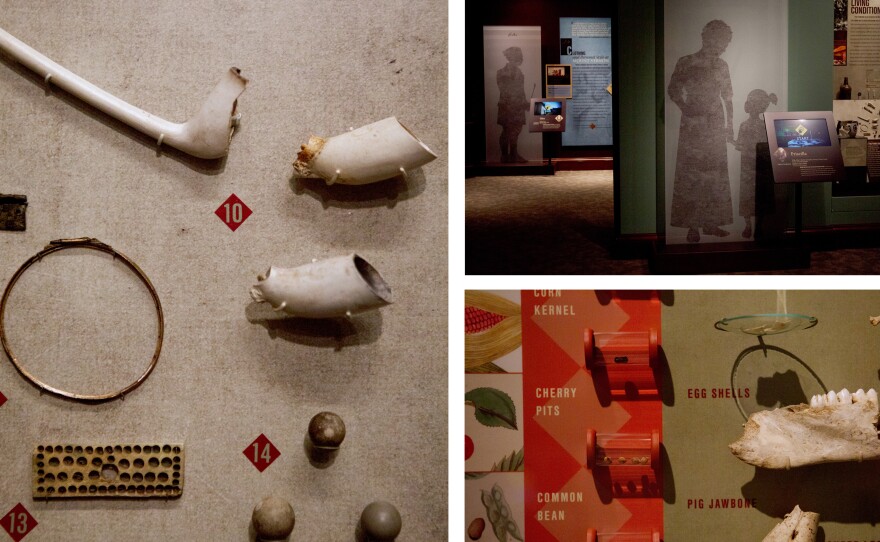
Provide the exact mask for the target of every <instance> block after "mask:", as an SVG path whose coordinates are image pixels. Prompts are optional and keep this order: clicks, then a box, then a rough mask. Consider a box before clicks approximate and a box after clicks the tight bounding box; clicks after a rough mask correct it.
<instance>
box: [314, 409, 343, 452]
mask: <svg viewBox="0 0 880 542" xmlns="http://www.w3.org/2000/svg"><path fill="white" fill-rule="evenodd" d="M309 439H310V440H311V441H312V445H313V446H315V447H316V448H325V449H337V448H339V446H340V445H341V444H342V441H343V440H345V423H343V422H342V418H340V417H339V416H338V415H337V414H334V413H333V412H319V413H317V414H315V416H314V417H313V418H312V421H310V422H309Z"/></svg>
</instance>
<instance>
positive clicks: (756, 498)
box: [463, 290, 880, 542]
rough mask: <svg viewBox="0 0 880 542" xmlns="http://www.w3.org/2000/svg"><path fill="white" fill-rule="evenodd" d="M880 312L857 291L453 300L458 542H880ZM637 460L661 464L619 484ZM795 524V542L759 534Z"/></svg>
mask: <svg viewBox="0 0 880 542" xmlns="http://www.w3.org/2000/svg"><path fill="white" fill-rule="evenodd" d="M878 307H880V294H878V293H877V292H856V291H788V292H785V291H675V292H634V291H626V292H601V291H596V292H593V291H561V292H560V291H553V290H528V291H522V292H515V291H513V292H512V291H505V292H489V291H479V292H477V291H468V292H466V294H465V345H466V351H465V366H466V369H465V370H466V376H465V397H464V400H465V405H466V408H465V433H466V435H465V458H466V459H465V469H466V471H467V472H466V473H465V498H466V502H465V524H466V528H469V529H470V531H469V533H466V534H465V535H464V537H463V539H464V540H477V539H481V540H496V539H497V540H504V539H507V540H513V539H517V540H550V541H553V540H574V539H581V540H583V539H587V540H607V541H611V542H623V541H627V542H630V541H634V540H645V541H650V540H660V539H662V540H721V539H723V540H777V539H778V540H807V541H816V540H824V541H826V542H832V541H843V540H847V541H870V540H876V539H877V537H878V536H880V527H878V525H880V521H878V519H880V518H878V510H880V494H878V493H877V491H876V488H875V484H874V480H876V478H877V476H878V474H880V460H878V458H880V443H878V441H877V438H876V435H877V427H876V424H877V416H878V414H877V413H878V400H877V393H876V391H874V390H876V388H877V386H878V375H877V348H876V346H877V344H878V342H880V327H876V326H877V325H878V324H880V316H875V315H877V314H878V313H880V309H878ZM872 324H873V325H872ZM589 326H595V327H589ZM652 331H653V332H656V333H652ZM655 409H656V410H655ZM661 422H662V423H661ZM593 424H599V425H600V427H595V426H594V425H593ZM759 426H760V429H758V427H759ZM655 429H657V430H658V432H657V433H656V434H652V431H654V430H655ZM592 430H595V432H594V431H592ZM622 434H625V437H624V435H622ZM611 437H616V438H611ZM655 446H656V447H657V448H659V450H658V453H657V454H656V455H653V454H652V450H653V449H654V447H655ZM606 450H607V451H608V452H610V453H608V454H607V455H606V454H605V453H604V452H605V451H606ZM603 458H608V459H610V460H611V461H610V465H609V466H607V467H604V469H603V467H601V465H602V463H603V462H604V461H603ZM634 459H636V460H638V463H637V464H636V465H633V463H634V461H633V460H634ZM645 460H647V463H648V465H650V466H651V467H653V466H654V465H655V464H656V465H657V466H658V471H659V472H658V471H653V469H648V470H647V471H645V470H643V471H642V472H641V473H640V477H638V478H637V479H632V478H630V479H629V480H627V477H628V476H631V474H630V472H635V470H633V471H627V469H643V468H644V464H643V463H642V461H645ZM652 472H653V473H654V474H650V473H652ZM653 475H656V483H657V486H656V487H653V488H652V486H651V485H650V484H649V485H648V486H647V488H648V489H649V490H650V491H651V493H650V495H646V494H644V493H642V494H638V495H632V494H631V493H628V492H631V491H632V488H635V489H637V490H638V489H642V488H640V487H639V485H638V483H639V481H640V480H644V479H645V478H644V476H648V479H649V480H650V479H651V478H650V476H653ZM655 506H656V508H655ZM661 508H662V511H661V510H660V509H661ZM502 511H504V512H505V513H507V517H510V518H513V519H512V522H513V525H511V524H510V523H504V522H500V521H496V520H497V518H499V517H501V516H502V515H503V514H502ZM786 517H788V520H786V521H785V522H784V521H783V520H784V519H785V518H786ZM796 519H802V520H804V523H803V524H802V525H801V528H800V535H799V536H800V537H799V538H793V537H792V536H791V533H792V531H791V530H789V531H788V534H787V537H783V538H772V539H765V536H767V535H768V533H770V532H771V531H774V530H776V529H779V530H784V529H785V528H786V525H787V523H793V522H794V520H796ZM780 523H782V524H783V526H782V527H777V524H780ZM498 525H501V526H503V527H505V530H503V531H499V532H497V533H496V531H495V528H496V526H498ZM514 526H515V529H514ZM591 528H595V529H596V530H595V532H594V531H592V530H591ZM654 529H658V531H659V532H656V533H655V532H654V531H653V530H654ZM810 531H812V536H807V535H808V533H810ZM477 533H479V534H480V536H479V537H475V536H474V535H475V534H477ZM719 533H723V535H721V534H719ZM514 534H516V535H518V536H514ZM504 536H506V537H507V538H504ZM493 537H494V538H493Z"/></svg>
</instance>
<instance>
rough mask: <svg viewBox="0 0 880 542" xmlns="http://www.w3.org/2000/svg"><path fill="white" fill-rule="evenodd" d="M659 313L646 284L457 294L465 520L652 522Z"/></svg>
mask: <svg viewBox="0 0 880 542" xmlns="http://www.w3.org/2000/svg"><path fill="white" fill-rule="evenodd" d="M659 317H660V305H659V302H658V301H657V300H656V298H653V297H652V296H651V294H649V293H646V294H644V295H639V294H637V295H627V294H624V295H614V294H606V293H595V292H570V291H565V292H562V291H554V290H546V291H537V290H536V291H524V292H521V293H520V292H467V293H466V296H465V344H466V354H465V364H466V368H465V371H466V374H465V397H464V400H465V405H466V408H465V431H466V435H465V447H466V450H465V469H466V471H467V472H466V473H465V503H466V504H465V522H466V523H467V524H468V526H469V527H474V528H476V526H479V525H485V528H486V530H487V532H486V534H485V535H484V537H486V538H485V539H488V540H493V538H492V536H493V535H494V536H495V537H496V538H497V539H498V540H510V539H514V538H516V539H519V540H523V539H527V540H585V539H586V540H596V539H597V537H598V540H636V539H638V540H647V541H652V540H653V539H654V538H653V537H654V535H655V533H656V536H658V537H659V536H660V535H661V534H662V530H663V520H662V503H661V489H660V488H661V487H662V476H661V466H660V464H661V460H660V446H661V445H660V439H661V429H662V427H661V403H660V400H659V393H658V378H657V377H656V376H655V373H654V371H653V370H652V365H656V362H657V356H656V353H657V345H658V344H659V343H660V331H661V330H660V328H659V324H660V319H659ZM652 345H653V347H652ZM499 505H501V507H500V509H503V507H504V506H506V507H507V508H508V509H509V511H510V514H509V518H510V519H509V520H507V519H504V518H505V517H507V516H505V515H504V514H502V515H501V516H500V517H499V515H498V514H497V513H496V512H497V511H498V509H499ZM499 531H500V532H499ZM609 533H618V534H620V533H629V534H632V535H638V536H640V537H644V536H647V538H620V537H617V538H607V536H608V535H609ZM505 536H506V537H508V538H505ZM591 537H592V538H591ZM471 539H474V538H471Z"/></svg>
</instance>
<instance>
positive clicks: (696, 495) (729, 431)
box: [662, 291, 880, 541]
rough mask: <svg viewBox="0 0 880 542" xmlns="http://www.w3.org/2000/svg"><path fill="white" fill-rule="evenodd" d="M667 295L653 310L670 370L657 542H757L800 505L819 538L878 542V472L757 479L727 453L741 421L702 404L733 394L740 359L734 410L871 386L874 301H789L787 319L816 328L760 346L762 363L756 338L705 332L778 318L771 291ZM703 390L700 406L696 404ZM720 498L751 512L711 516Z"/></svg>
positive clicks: (837, 470)
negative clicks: (750, 319)
mask: <svg viewBox="0 0 880 542" xmlns="http://www.w3.org/2000/svg"><path fill="white" fill-rule="evenodd" d="M672 297H673V301H672V303H671V304H667V305H664V306H663V308H662V311H663V312H662V318H663V320H662V321H663V343H662V346H663V353H664V355H665V358H666V360H667V362H668V365H669V379H668V381H667V382H666V383H665V384H664V386H665V387H666V388H667V389H666V390H665V393H664V398H665V403H664V408H663V443H664V446H665V449H666V452H667V456H668V461H667V465H668V471H667V473H666V475H665V479H664V488H665V497H664V498H665V499H666V501H667V502H666V504H665V506H664V522H665V531H666V532H665V534H666V536H665V539H666V540H762V539H763V537H764V536H765V535H766V534H767V533H768V532H769V531H770V530H771V529H772V528H773V526H774V525H775V524H776V523H778V522H779V521H780V520H781V518H782V517H783V516H784V514H786V513H788V512H790V511H791V509H792V508H794V505H795V504H799V505H800V506H801V508H802V509H804V510H807V511H811V512H818V513H820V514H821V517H820V526H821V527H822V529H824V531H825V538H824V540H829V541H830V540H876V539H877V537H878V536H880V495H878V494H877V491H876V484H875V483H874V480H876V479H877V476H878V475H880V462H877V461H866V462H864V463H857V462H855V463H836V464H826V465H817V466H809V467H801V468H797V469H792V470H788V471H785V470H781V471H776V470H770V469H758V468H756V467H753V466H751V465H748V464H746V463H744V462H742V461H740V460H739V459H737V458H736V457H734V456H733V454H732V453H731V452H730V451H729V449H728V444H730V443H731V442H733V441H735V440H736V439H738V438H739V437H740V436H741V435H742V432H743V427H742V425H743V423H744V422H745V419H744V417H743V416H742V414H741V413H740V410H739V409H738V407H737V403H736V401H735V400H734V399H732V398H724V397H723V396H722V397H720V398H717V399H712V398H711V395H712V391H713V390H716V394H717V393H719V392H721V393H723V392H724V390H727V389H731V387H732V386H731V373H732V372H733V369H734V364H735V362H736V361H737V359H738V358H740V357H741V356H742V361H741V363H740V365H739V368H738V369H737V382H736V386H735V387H736V389H738V390H740V394H745V389H746V388H748V390H749V391H748V393H749V398H747V399H745V398H744V399H740V402H741V403H742V404H743V405H744V406H745V407H746V408H747V409H752V411H754V410H758V409H767V408H774V407H775V406H777V405H778V404H779V399H790V398H792V397H797V396H799V395H800V394H801V393H804V394H806V400H809V397H810V396H811V395H813V394H815V393H818V391H816V390H817V389H821V388H819V384H818V382H819V381H821V382H822V383H824V386H825V387H826V388H827V389H828V390H835V391H839V390H840V389H842V388H847V389H849V390H851V391H855V390H857V389H858V388H864V389H865V390H867V389H868V388H871V387H874V388H878V387H880V386H878V385H880V380H878V372H877V371H878V368H880V354H878V352H880V328H875V327H873V326H871V324H870V323H869V321H868V316H869V315H876V314H880V292H854V291H845V292H829V291H789V292H787V295H786V306H787V311H788V312H790V313H799V314H804V315H808V316H814V317H816V318H818V324H817V325H816V326H815V327H813V328H810V329H805V330H799V331H791V332H788V333H782V334H778V335H772V336H767V337H764V341H765V343H766V344H767V345H768V351H767V355H766V357H765V356H764V354H763V352H762V350H761V349H760V347H759V342H758V339H757V337H754V336H750V335H745V334H740V333H731V332H726V331H719V330H716V329H715V328H714V323H715V322H716V321H718V320H720V319H722V318H730V317H735V316H740V315H748V314H761V313H773V312H776V310H777V299H776V292H775V291H759V292H755V291H734V292H730V291H676V292H675V293H674V296H672ZM795 358H797V359H800V360H801V362H803V364H801V363H799V362H797V361H796V359H795ZM807 367H808V368H809V370H812V371H813V372H814V373H815V375H816V376H817V377H818V380H817V379H816V378H814V377H813V376H811V374H810V373H809V370H808V369H807ZM694 390H696V391H694ZM701 390H705V392H706V395H707V397H708V398H694V397H695V396H699V395H700V394H701V393H702V392H701ZM689 395H690V396H691V397H689ZM786 402H791V401H786ZM759 403H760V404H759ZM700 499H702V500H703V508H702V509H700V508H698V506H699V505H698V503H699V500H700ZM716 499H718V501H716ZM723 499H728V502H729V499H755V502H754V506H753V507H750V508H732V509H731V508H718V507H717V505H718V504H719V503H720V502H721V500H723ZM689 501H691V504H690V507H689ZM735 502H736V501H735ZM710 507H711V508H710ZM872 522H873V525H872ZM719 533H724V534H723V535H720V536H719ZM820 539H821V538H820Z"/></svg>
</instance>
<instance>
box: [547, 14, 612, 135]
mask: <svg viewBox="0 0 880 542" xmlns="http://www.w3.org/2000/svg"><path fill="white" fill-rule="evenodd" d="M559 42H560V46H559V61H560V62H561V63H562V64H570V65H571V70H572V89H571V96H569V97H570V98H571V100H570V101H569V115H571V121H570V122H569V124H568V127H567V128H566V130H565V132H563V133H562V145H563V146H566V147H571V146H583V145H612V144H613V143H614V137H613V134H614V129H613V119H612V107H611V92H612V88H611V19H610V18H595V17H561V18H560V19H559Z"/></svg>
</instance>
